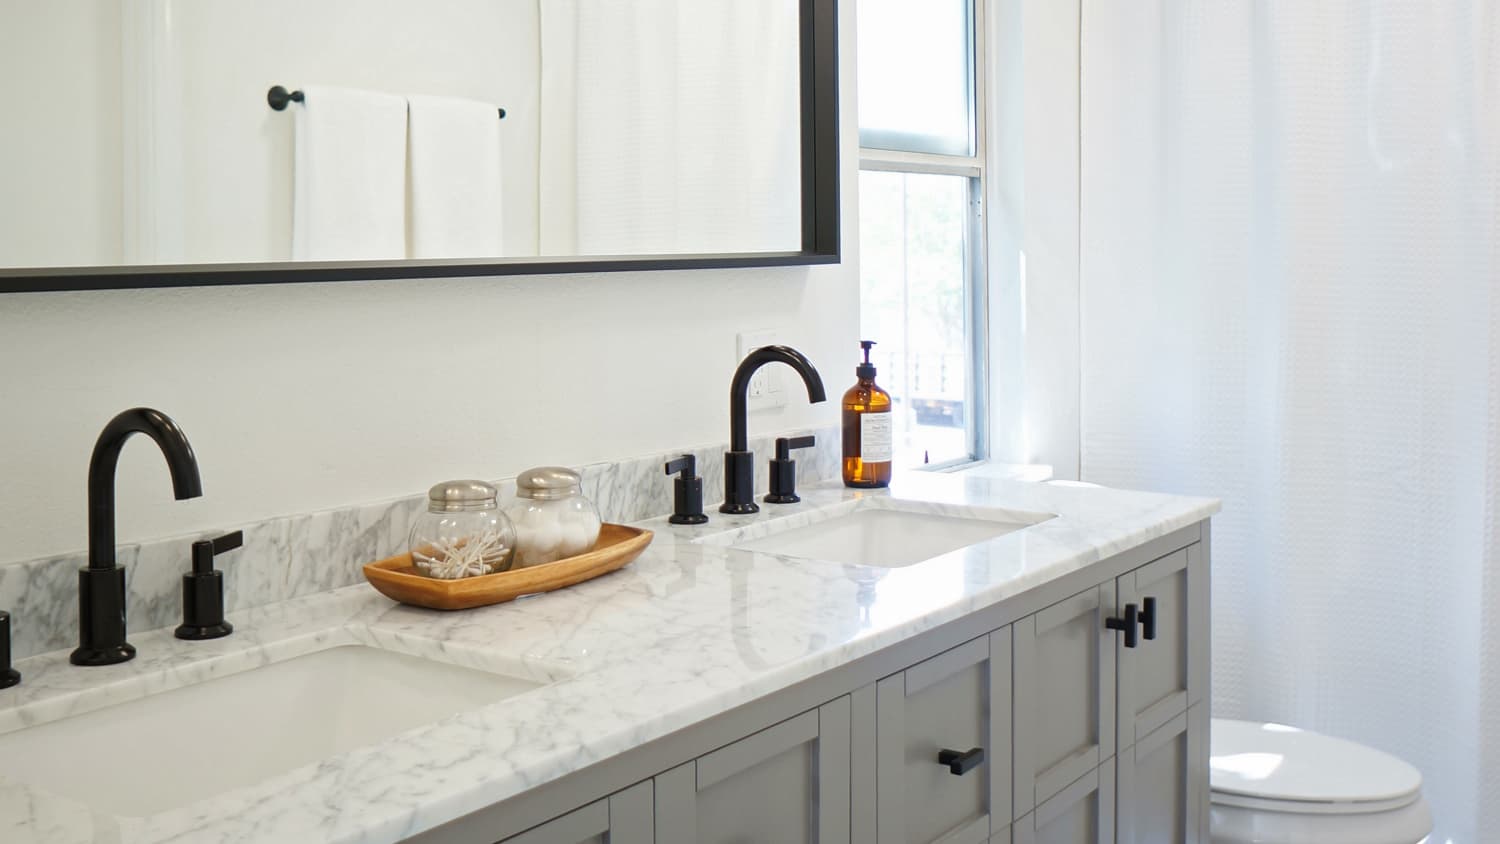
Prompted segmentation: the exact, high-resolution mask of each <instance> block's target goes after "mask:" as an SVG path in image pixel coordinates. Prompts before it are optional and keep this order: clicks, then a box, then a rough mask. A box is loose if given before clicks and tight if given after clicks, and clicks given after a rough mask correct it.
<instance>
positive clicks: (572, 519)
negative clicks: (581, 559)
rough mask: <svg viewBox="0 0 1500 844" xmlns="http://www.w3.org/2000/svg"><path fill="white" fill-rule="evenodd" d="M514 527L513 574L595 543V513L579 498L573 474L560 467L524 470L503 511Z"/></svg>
mask: <svg viewBox="0 0 1500 844" xmlns="http://www.w3.org/2000/svg"><path fill="white" fill-rule="evenodd" d="M506 512H507V513H508V514H509V515H510V520H511V522H512V523H514V524H515V526H516V562H515V565H516V567H517V568H520V567H523V566H535V565H540V564H542V563H550V562H553V561H554V560H561V559H563V558H564V557H572V556H576V555H578V554H582V553H584V552H586V551H588V550H590V549H591V548H593V547H594V543H595V542H597V541H599V511H598V510H597V509H595V507H594V504H593V502H591V501H589V500H588V499H587V498H585V497H584V495H583V481H582V479H581V478H580V477H579V476H578V473H577V472H575V471H573V470H572V469H565V468H563V467H561V466H541V467H538V468H536V469H528V470H527V471H525V472H522V473H521V474H520V475H519V476H518V477H517V478H516V500H515V501H514V502H513V503H512V504H511V505H510V506H509V507H507V508H506Z"/></svg>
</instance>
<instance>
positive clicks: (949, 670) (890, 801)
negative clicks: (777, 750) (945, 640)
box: [876, 628, 1011, 844]
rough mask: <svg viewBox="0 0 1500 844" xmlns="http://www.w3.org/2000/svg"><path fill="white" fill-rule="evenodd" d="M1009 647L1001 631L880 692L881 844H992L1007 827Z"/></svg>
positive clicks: (885, 683) (899, 677)
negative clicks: (995, 830)
mask: <svg viewBox="0 0 1500 844" xmlns="http://www.w3.org/2000/svg"><path fill="white" fill-rule="evenodd" d="M1010 646H1011V643H1010V630H1009V628H1006V629H1003V630H998V631H996V632H994V633H991V634H990V635H988V636H982V637H980V638H978V639H973V640H971V641H969V642H966V643H964V644H962V645H959V646H958V647H956V648H954V649H952V650H949V651H946V652H944V653H941V654H938V655H937V656H935V657H932V658H931V659H928V660H926V661H924V662H920V663H917V664H916V665H913V666H912V667H911V668H908V669H907V670H906V671H903V672H901V673H900V674H896V675H893V676H891V677H887V678H885V679H884V680H881V681H880V682H879V683H878V684H877V686H876V723H877V735H876V755H877V760H876V771H877V774H876V780H877V789H878V799H877V807H878V808H877V819H876V829H877V832H878V840H879V842H880V844H929V842H936V841H942V842H946V844H985V842H987V841H988V840H989V839H990V836H991V820H992V818H994V819H996V821H997V823H996V826H999V825H1001V824H1004V823H1006V822H1007V821H1008V820H1009V811H1008V809H1009V807H1008V805H1007V804H1008V802H1009V789H1010V783H1009V748H1010V741H1009V738H1010V737H1009V729H1010V706H1009V704H1010ZM944 760H946V761H944Z"/></svg>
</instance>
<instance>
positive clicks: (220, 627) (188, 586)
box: [176, 530, 245, 640]
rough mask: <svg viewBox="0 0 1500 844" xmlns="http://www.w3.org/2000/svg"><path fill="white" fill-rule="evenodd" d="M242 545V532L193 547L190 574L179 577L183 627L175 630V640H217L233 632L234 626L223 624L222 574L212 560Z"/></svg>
mask: <svg viewBox="0 0 1500 844" xmlns="http://www.w3.org/2000/svg"><path fill="white" fill-rule="evenodd" d="M244 544H245V532H244V531H242V530H237V531H235V532H234V533H226V534H224V535H223V536H220V537H217V538H214V539H200V540H198V541H197V542H194V543H193V570H192V571H190V572H188V573H187V574H184V575H183V576H182V624H180V625H179V626H178V627H177V631H176V635H177V638H179V639H193V640H200V639H218V638H221V637H224V636H228V635H229V634H230V633H233V632H234V625H232V624H230V623H229V622H227V621H225V620H224V573H223V572H221V571H219V570H218V569H216V568H214V558H215V557H217V556H218V555H219V554H223V553H225V552H227V551H233V550H234V549H236V548H239V547H240V546H242V545H244Z"/></svg>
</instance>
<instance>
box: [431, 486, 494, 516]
mask: <svg viewBox="0 0 1500 844" xmlns="http://www.w3.org/2000/svg"><path fill="white" fill-rule="evenodd" d="M494 508H495V487H494V486H492V485H490V484H487V483H485V482H484V481H443V482H442V483H440V484H437V485H435V486H433V488H432V489H429V490H427V510H428V512H431V513H453V512H458V511H461V510H492V509H494Z"/></svg>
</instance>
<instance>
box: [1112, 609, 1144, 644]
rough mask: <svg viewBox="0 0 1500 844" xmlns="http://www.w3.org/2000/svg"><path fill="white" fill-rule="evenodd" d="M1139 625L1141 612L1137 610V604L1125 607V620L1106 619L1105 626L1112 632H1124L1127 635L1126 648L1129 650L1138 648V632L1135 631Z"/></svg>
mask: <svg viewBox="0 0 1500 844" xmlns="http://www.w3.org/2000/svg"><path fill="white" fill-rule="evenodd" d="M1139 623H1140V612H1139V610H1137V609H1136V606H1135V604H1126V605H1125V617H1124V618H1106V619H1104V626H1105V627H1107V628H1109V629H1110V630H1119V631H1122V632H1123V633H1124V634H1125V647H1127V648H1133V647H1135V646H1136V638H1135V636H1136V630H1135V628H1136V625H1137V624H1139Z"/></svg>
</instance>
